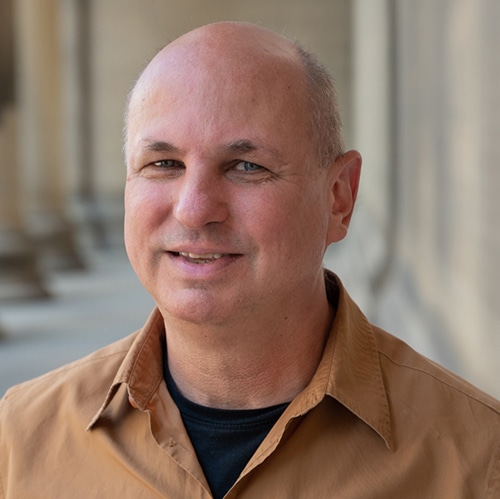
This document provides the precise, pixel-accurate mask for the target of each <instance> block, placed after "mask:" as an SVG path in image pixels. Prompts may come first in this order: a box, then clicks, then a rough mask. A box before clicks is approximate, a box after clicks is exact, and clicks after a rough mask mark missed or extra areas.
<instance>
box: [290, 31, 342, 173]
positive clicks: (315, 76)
mask: <svg viewBox="0 0 500 499" xmlns="http://www.w3.org/2000/svg"><path fill="white" fill-rule="evenodd" d="M292 43H293V44H294V47H295V49H296V51H297V54H298V56H299V59H300V61H301V63H302V65H303V67H304V71H305V73H306V77H307V81H308V84H309V88H308V91H309V99H310V105H311V128H312V136H313V140H314V141H315V143H316V147H317V157H318V162H319V165H320V166H323V167H327V166H328V165H330V164H331V163H332V161H335V159H336V158H338V157H339V156H341V155H342V154H344V152H345V144H344V137H343V133H342V118H341V116H340V111H339V106H338V99H337V94H336V92H335V87H334V84H333V78H332V76H331V74H330V72H329V71H328V69H327V68H326V67H325V66H324V65H323V64H322V63H321V62H320V61H319V60H318V58H317V57H316V55H314V54H313V53H312V52H310V51H308V50H307V49H305V48H304V47H303V46H302V45H300V43H298V42H297V41H296V40H293V41H292Z"/></svg>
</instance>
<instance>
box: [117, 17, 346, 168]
mask: <svg viewBox="0 0 500 499" xmlns="http://www.w3.org/2000/svg"><path fill="white" fill-rule="evenodd" d="M187 72H189V77H188V78H186V74H187ZM166 79H169V80H171V81H172V80H175V79H179V82H180V84H182V85H183V86H184V88H185V91H186V92H187V93H189V91H190V84H189V82H196V85H198V86H199V85H200V84H203V82H205V84H206V87H207V96H206V97H207V99H214V98H216V97H215V95H214V94H213V92H212V93H211V92H210V88H213V87H214V84H215V85H217V84H219V85H220V88H221V89H222V88H224V86H228V85H229V84H232V85H235V86H236V87H237V88H238V89H240V91H241V98H242V99H243V98H244V97H243V96H244V95H245V96H246V98H252V95H251V94H252V92H251V89H250V87H251V86H252V85H253V87H254V88H255V89H257V88H258V86H256V85H255V82H256V81H258V82H259V83H260V84H261V85H262V86H264V87H265V88H266V89H270V88H273V90H275V92H276V98H277V100H279V99H281V98H282V97H283V96H285V97H286V96H287V94H289V96H288V98H289V99H290V102H294V103H296V102H297V101H303V103H304V105H305V106H306V107H307V115H308V116H309V117H310V118H309V120H308V121H309V123H308V126H307V127H306V128H307V131H308V133H309V134H310V138H311V141H312V142H313V144H314V148H315V149H316V151H317V152H316V155H317V161H318V163H319V164H321V165H328V164H329V163H331V162H332V161H333V160H334V159H335V158H336V157H337V156H339V155H340V154H341V153H342V152H343V148H344V145H343V139H342V134H341V124H340V116H339V113H338V109H337V100H336V96H335V91H334V88H333V85H332V81H331V77H330V75H329V73H328V71H327V70H326V69H325V68H324V67H323V66H322V65H321V64H320V63H319V62H318V61H317V59H316V58H315V57H314V55H312V54H311V53H309V52H307V51H306V50H304V49H303V48H302V47H301V46H299V45H298V44H296V43H294V42H292V41H290V40H289V39H287V38H285V37H283V36H281V35H278V34H276V33H275V32H273V31H271V30H269V29H266V28H263V27H261V26H257V25H253V24H249V23H237V22H221V23H214V24H209V25H206V26H202V27H200V28H197V29H195V30H193V31H190V32H188V33H186V34H184V35H182V36H181V37H179V38H177V39H176V40H174V41H173V42H171V43H170V44H168V45H167V46H166V47H164V48H163V49H162V50H161V51H160V52H159V53H158V54H157V55H156V56H155V57H154V58H153V59H152V61H151V62H150V63H149V64H148V66H147V67H146V69H145V70H144V71H143V72H142V74H141V75H140V77H139V79H138V80H137V82H136V84H135V86H134V88H133V89H132V91H131V93H130V95H129V101H128V105H127V116H126V123H125V126H126V130H127V128H128V120H129V118H130V116H131V115H133V114H134V113H135V112H136V111H137V110H138V109H140V107H141V106H142V105H143V104H144V102H145V99H147V96H148V94H149V93H150V92H151V89H152V88H153V87H155V86H158V85H161V82H162V81H165V80H166ZM193 84H194V83H193ZM223 94H224V92H222V95H220V94H219V95H218V96H217V98H218V99H219V105H220V106H221V107H223V106H231V105H236V103H234V102H228V101H227V100H226V99H225V98H224V95H223ZM255 99H256V100H257V96H255ZM125 140H126V150H127V143H128V137H127V135H126V136H125ZM127 156H128V151H127Z"/></svg>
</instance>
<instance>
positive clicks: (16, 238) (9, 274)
mask: <svg viewBox="0 0 500 499" xmlns="http://www.w3.org/2000/svg"><path fill="white" fill-rule="evenodd" d="M12 6H13V4H12V1H11V0H3V1H2V2H0V178H1V182H0V300H5V299H23V298H35V297H36V298H38V297H43V296H47V292H46V290H45V288H44V286H43V283H42V278H41V276H40V273H39V272H38V267H37V259H36V254H35V248H34V246H33V244H32V242H31V241H29V239H28V237H27V235H26V233H25V231H24V225H23V212H22V211H21V206H22V202H21V190H20V170H19V164H18V157H17V152H18V149H17V148H18V127H17V107H16V102H15V88H14V87H15V70H14V37H13V31H12V25H13V11H12Z"/></svg>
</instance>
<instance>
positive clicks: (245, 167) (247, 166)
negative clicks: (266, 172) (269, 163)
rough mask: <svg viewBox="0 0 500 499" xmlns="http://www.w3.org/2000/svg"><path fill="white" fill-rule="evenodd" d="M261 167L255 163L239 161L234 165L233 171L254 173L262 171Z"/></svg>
mask: <svg viewBox="0 0 500 499" xmlns="http://www.w3.org/2000/svg"><path fill="white" fill-rule="evenodd" d="M262 168H263V167H262V166H260V165H257V164H255V163H250V162H249V161H240V162H238V163H236V165H235V167H234V169H235V170H238V171H244V172H256V171H259V170H262Z"/></svg>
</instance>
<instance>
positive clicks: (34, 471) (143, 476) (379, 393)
mask: <svg viewBox="0 0 500 499" xmlns="http://www.w3.org/2000/svg"><path fill="white" fill-rule="evenodd" d="M326 281H327V289H328V294H329V299H330V300H331V301H332V302H333V303H335V305H336V306H337V313H336V318H335V321H334V324H333V327H332V331H331V334H330V336H329V339H328V342H327V344H326V347H325V350H324V353H323V357H322V359H321V362H320V364H319V366H318V368H317V371H316V373H315V375H314V377H313V379H312V380H311V382H310V383H309V385H308V386H307V387H306V388H305V389H304V390H303V391H302V392H301V393H299V394H298V395H297V396H296V398H295V399H294V400H293V401H292V402H291V403H290V405H289V406H288V408H287V409H286V411H285V412H284V413H283V415H282V416H281V418H280V419H279V420H278V422H277V423H276V424H275V426H274V427H273V428H272V429H271V431H270V432H269V434H268V435H267V437H266V438H265V440H264V441H263V442H262V444H261V445H260V447H259V448H258V449H257V451H256V452H255V454H254V455H253V457H252V458H251V459H250V461H249V462H248V464H247V466H246V467H245V469H244V470H243V472H242V473H241V475H240V477H239V478H238V480H237V481H236V483H235V485H234V486H233V487H232V489H231V490H230V491H229V492H228V494H227V495H226V498H227V499H230V498H240V499H262V498H263V497H272V498H291V497H300V498H311V499H318V498H338V499H357V498H359V499H361V498H362V499H382V498H383V499H392V498H397V499H402V498H404V499H423V498H426V499H427V498H436V499H459V498H463V499H466V498H467V499H470V498H478V499H493V498H495V499H498V498H499V497H500V403H499V402H498V401H496V400H494V399H493V398H491V397H489V396H487V395H485V394H483V393H482V392H481V391H479V390H477V389H476V388H474V387H472V386H471V385H469V384H468V383H466V382H465V381H463V380H461V379H460V378H458V377H456V376H455V375H453V374H451V373H449V372H448V371H446V370H444V369H443V368H441V367H439V366H437V365H436V364H434V363H433V362H431V361H429V360H427V359H426V358H424V357H422V356H421V355H419V354H417V353H416V352H414V351H413V350H412V349H411V348H410V347H408V346H407V345H406V344H404V343H402V342H401V341H400V340H398V339H396V338H395V337H393V336H391V335H389V334H388V333H385V332H383V331H381V330H380V329H378V328H376V327H374V326H373V325H371V324H370V323H369V322H368V321H367V319H366V318H365V317H364V316H363V314H362V313H361V312H360V310H359V309H358V308H357V306H356V305H355V303H354V302H353V301H352V300H351V299H350V298H349V296H348V295H347V293H346V292H345V290H344V289H343V288H342V285H341V284H340V282H339V281H338V279H337V278H336V277H335V276H333V274H331V273H329V272H327V273H326ZM164 334H165V333H164V326H163V320H162V317H161V315H160V313H159V312H158V311H157V310H155V311H154V312H153V313H152V315H151V317H150V318H149V320H148V322H147V324H146V325H145V326H144V327H143V328H142V330H141V331H139V332H138V333H135V334H134V335H132V336H130V337H128V338H126V339H123V340H121V341H119V342H117V343H115V344H113V345H111V346H109V347H106V348H104V349H102V350H100V351H98V352H96V353H94V354H92V355H90V356H88V357H86V358H84V359H82V360H80V361H77V362H75V363H72V364H69V365H67V366H65V367H63V368H61V369H58V370H56V371H53V372H51V373H49V374H47V375H45V376H42V377H41V378H38V379H36V380H33V381H30V382H27V383H24V384H22V385H19V386H17V387H14V388H12V389H10V390H9V391H8V393H7V394H6V395H5V397H4V398H3V400H2V401H1V403H0V498H1V499H14V498H16V499H21V498H22V499H38V498H40V499H42V498H43V499H53V498H57V499H64V498H71V499H92V498H112V499H115V498H116V499H127V498H130V499H139V498H141V499H149V498H160V497H162V498H172V499H180V498H189V499H208V498H210V497H211V494H210V491H209V490H208V485H207V483H206V480H205V478H204V476H203V471H202V469H201V467H200V465H199V463H198V460H197V459H196V455H195V452H194V450H193V448H192V445H191V443H190V441H189V437H188V436H187V434H186V431H185V429H184V426H183V423H182V419H181V417H180V414H179V411H178V410H177V407H176V406H175V404H174V402H173V400H172V398H171V397H170V395H169V393H168V391H167V388H166V384H165V382H164V379H163V373H162V348H161V343H162V339H163V337H164ZM297 355H300V352H297Z"/></svg>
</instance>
